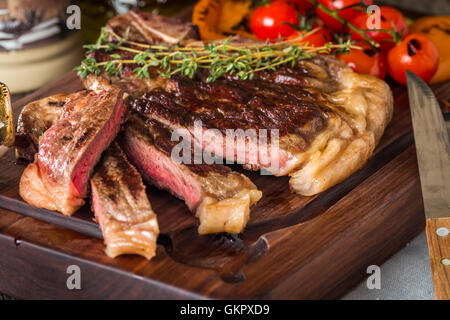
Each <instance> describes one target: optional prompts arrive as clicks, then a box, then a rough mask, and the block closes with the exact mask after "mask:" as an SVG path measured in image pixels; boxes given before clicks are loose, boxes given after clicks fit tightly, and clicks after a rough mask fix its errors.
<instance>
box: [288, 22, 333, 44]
mask: <svg viewBox="0 0 450 320" xmlns="http://www.w3.org/2000/svg"><path fill="white" fill-rule="evenodd" d="M288 39H289V40H295V43H298V44H303V45H305V44H308V46H314V47H316V48H317V47H322V46H323V45H325V44H326V43H328V42H330V41H331V39H332V36H331V33H330V32H329V31H328V30H327V29H325V28H324V27H320V26H314V27H313V29H312V30H311V31H299V32H297V33H294V34H293V35H291V36H290V37H289V38H288Z"/></svg>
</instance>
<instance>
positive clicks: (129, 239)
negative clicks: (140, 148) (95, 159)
mask: <svg viewBox="0 0 450 320" xmlns="http://www.w3.org/2000/svg"><path fill="white" fill-rule="evenodd" d="M91 195H92V210H93V211H94V213H95V217H96V218H97V221H98V222H99V224H100V228H101V229H102V233H103V238H104V240H105V244H106V254H107V255H108V256H110V257H111V258H115V257H117V256H119V255H121V254H139V255H142V256H144V257H146V258H147V259H151V258H152V257H153V256H154V255H155V251H156V239H157V237H158V234H159V228H158V221H157V220H156V215H155V213H154V212H153V210H152V207H151V205H150V202H149V201H148V198H147V194H146V192H145V186H144V184H143V183H142V179H141V176H140V175H139V173H138V172H137V170H136V168H135V167H133V166H132V165H131V164H130V163H129V162H128V160H127V158H126V156H125V154H124V153H123V151H122V149H121V148H120V147H119V145H118V144H117V142H113V143H112V144H111V146H110V147H109V148H108V149H107V150H106V151H105V152H104V154H103V156H102V159H101V160H100V163H99V164H98V165H97V167H96V168H95V173H94V175H93V176H92V178H91Z"/></svg>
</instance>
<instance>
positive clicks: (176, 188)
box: [120, 113, 262, 234]
mask: <svg viewBox="0 0 450 320" xmlns="http://www.w3.org/2000/svg"><path fill="white" fill-rule="evenodd" d="M120 141H121V145H122V148H123V149H124V151H125V153H126V154H127V156H128V159H129V160H130V161H131V162H132V163H133V164H134V165H135V166H136V167H137V168H138V170H139V171H140V172H141V174H142V176H143V177H144V178H145V179H146V180H148V181H149V182H150V183H153V184H155V185H156V186H157V187H159V188H162V189H165V190H168V191H170V192H171V193H172V194H173V195H175V196H177V197H178V198H181V199H183V200H184V201H185V203H186V205H187V206H188V208H189V209H190V210H191V211H192V212H195V215H196V217H197V218H198V219H199V220H200V225H199V228H198V232H199V234H208V233H218V232H228V233H241V232H242V231H243V230H244V228H245V226H246V224H247V221H248V219H249V217H250V206H252V205H253V204H255V203H256V202H257V201H258V200H259V199H260V198H261V196H262V193H261V191H259V190H258V189H257V188H256V186H255V185H254V184H253V183H252V182H251V181H250V179H248V178H247V177H246V176H244V175H242V174H240V173H237V172H233V171H231V169H230V168H228V167H226V166H223V165H214V164H213V165H205V164H199V165H196V164H183V163H179V162H178V161H175V160H174V159H173V157H171V152H172V148H173V147H174V146H175V145H176V142H174V141H171V131H169V130H167V128H165V127H164V126H162V125H161V124H160V123H158V122H157V121H144V120H143V119H142V118H141V117H140V116H139V115H137V114H136V113H132V114H131V115H130V117H129V121H128V122H127V123H126V124H125V128H124V134H123V136H122V137H121V140H120Z"/></svg>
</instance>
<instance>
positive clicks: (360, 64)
mask: <svg viewBox="0 0 450 320" xmlns="http://www.w3.org/2000/svg"><path fill="white" fill-rule="evenodd" d="M355 45H357V46H360V47H362V50H359V49H352V50H351V51H350V52H349V53H348V54H339V55H338V56H337V57H338V59H340V60H342V61H344V62H345V63H346V64H347V66H349V67H350V68H352V69H353V70H354V71H355V72H358V73H365V74H370V75H372V76H375V77H378V78H380V79H384V78H385V77H386V56H385V54H384V53H382V52H378V51H377V50H376V49H374V48H373V47H372V46H371V45H370V44H369V43H367V42H366V41H364V42H362V41H360V42H357V43H355Z"/></svg>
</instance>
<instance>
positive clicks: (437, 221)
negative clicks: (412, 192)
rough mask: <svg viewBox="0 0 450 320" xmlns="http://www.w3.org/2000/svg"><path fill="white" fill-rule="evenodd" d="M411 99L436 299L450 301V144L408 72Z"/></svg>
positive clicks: (435, 107) (432, 100)
mask: <svg viewBox="0 0 450 320" xmlns="http://www.w3.org/2000/svg"><path fill="white" fill-rule="evenodd" d="M406 78H407V84H408V97H409V104H410V108H411V116H412V122H413V128H414V140H415V143H416V152H417V161H418V164H419V174H420V182H421V186H422V196H423V202H424V207H425V217H426V232H427V239H428V249H429V253H430V263H431V272H432V277H433V284H434V295H435V297H436V299H439V300H443V299H445V300H448V299H450V234H449V233H450V143H449V137H448V133H447V129H446V125H445V123H444V118H443V116H442V112H441V109H440V107H439V104H438V102H437V100H436V97H435V96H434V95H433V92H432V91H431V89H430V88H429V87H428V86H427V85H426V84H425V83H424V82H423V81H422V79H420V78H419V77H418V76H417V75H415V74H414V73H412V72H410V71H407V73H406Z"/></svg>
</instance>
